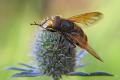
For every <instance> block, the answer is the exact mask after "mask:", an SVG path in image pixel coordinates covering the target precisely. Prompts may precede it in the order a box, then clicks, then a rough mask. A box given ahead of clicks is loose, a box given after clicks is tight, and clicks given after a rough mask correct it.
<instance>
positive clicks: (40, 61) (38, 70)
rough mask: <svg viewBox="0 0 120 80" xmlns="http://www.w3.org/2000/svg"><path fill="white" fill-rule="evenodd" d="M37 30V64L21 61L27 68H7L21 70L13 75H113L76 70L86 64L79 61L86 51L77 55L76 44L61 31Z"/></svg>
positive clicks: (57, 76)
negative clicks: (32, 64)
mask: <svg viewBox="0 0 120 80" xmlns="http://www.w3.org/2000/svg"><path fill="white" fill-rule="evenodd" d="M37 32H38V33H37V35H36V38H35V42H34V46H33V50H32V54H33V56H34V60H35V62H36V64H37V65H36V66H31V65H28V64H23V63H20V65H23V66H26V67H27V68H17V67H8V68H6V69H7V70H19V71H21V72H19V73H16V74H14V75H12V77H36V76H42V75H46V76H52V78H53V80H59V79H60V78H62V75H71V76H76V75H77V76H101V75H105V76H112V74H110V73H106V72H92V73H85V72H74V70H75V68H76V67H81V66H85V65H86V64H80V63H78V62H79V60H80V59H81V58H82V57H84V55H85V54H86V51H84V50H83V51H81V52H80V53H79V54H77V55H76V51H75V46H74V45H73V44H71V43H70V42H69V41H68V40H67V39H66V38H65V37H64V36H63V35H62V34H60V33H59V32H51V31H48V30H43V29H41V28H38V31H37ZM77 61H78V62H77ZM76 63H78V64H76Z"/></svg>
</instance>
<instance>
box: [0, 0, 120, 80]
mask: <svg viewBox="0 0 120 80" xmlns="http://www.w3.org/2000/svg"><path fill="white" fill-rule="evenodd" d="M91 11H99V12H102V13H103V14H104V18H103V19H102V20H101V21H100V22H98V23H97V24H95V25H93V26H91V27H89V28H83V29H84V31H85V32H86V34H87V35H88V38H89V43H90V44H91V46H92V47H93V48H94V49H95V50H96V51H97V52H98V53H99V55H100V56H101V57H102V58H103V59H104V63H101V62H99V61H98V60H96V59H95V58H93V57H92V56H91V55H87V56H86V57H85V59H86V61H88V62H91V65H89V66H86V67H83V68H80V69H77V71H84V72H93V71H107V72H111V73H113V74H114V75H115V76H114V77H104V76H102V77H79V76H75V77H71V76H69V77H68V76H67V77H66V76H64V77H63V80H69V79H71V80H119V79H120V0H0V80H45V79H46V80H50V79H49V78H48V77H45V76H43V77H34V78H30V77H29V78H15V79H14V78H9V76H10V75H12V74H13V73H15V72H16V71H5V70H3V68H5V67H6V66H10V65H15V66H17V63H19V62H24V63H27V62H29V61H30V60H31V58H30V57H29V56H28V55H29V53H30V45H31V43H32V40H33V38H34V37H33V33H34V32H35V27H36V26H31V25H30V23H33V22H34V21H36V22H39V21H40V20H42V19H43V18H44V17H46V16H51V15H61V16H63V17H66V18H67V17H70V16H73V15H77V14H80V13H85V12H91Z"/></svg>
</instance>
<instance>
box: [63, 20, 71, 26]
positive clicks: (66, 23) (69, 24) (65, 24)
mask: <svg viewBox="0 0 120 80" xmlns="http://www.w3.org/2000/svg"><path fill="white" fill-rule="evenodd" d="M61 26H62V27H70V26H72V25H71V23H70V22H69V21H65V20H63V21H62V22H61Z"/></svg>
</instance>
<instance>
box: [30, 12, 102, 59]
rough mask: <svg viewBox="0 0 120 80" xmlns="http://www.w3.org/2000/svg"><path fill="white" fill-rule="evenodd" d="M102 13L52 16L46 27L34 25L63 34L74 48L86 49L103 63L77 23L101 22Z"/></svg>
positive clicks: (46, 22)
mask: <svg viewBox="0 0 120 80" xmlns="http://www.w3.org/2000/svg"><path fill="white" fill-rule="evenodd" d="M101 16H102V13H100V12H90V13H84V14H80V15H76V16H72V17H70V18H61V17H60V16H52V17H50V18H47V19H46V21H44V23H42V24H44V25H42V24H36V23H34V24H32V25H39V26H41V27H43V28H44V29H47V30H50V31H58V32H60V33H62V34H63V35H64V36H65V37H66V39H68V40H69V41H70V42H71V43H72V44H73V45H74V46H75V45H77V46H79V47H80V48H82V49H85V50H86V51H87V52H89V53H90V54H91V55H93V56H94V57H95V58H97V59H98V60H100V61H102V59H101V58H100V57H99V56H98V54H97V53H96V52H95V51H94V50H93V49H92V48H91V47H90V45H89V44H88V40H87V36H86V34H85V33H84V31H83V30H82V28H81V27H80V26H78V25H77V24H76V23H81V24H82V25H87V26H89V24H93V23H95V22H96V21H98V20H100V19H101Z"/></svg>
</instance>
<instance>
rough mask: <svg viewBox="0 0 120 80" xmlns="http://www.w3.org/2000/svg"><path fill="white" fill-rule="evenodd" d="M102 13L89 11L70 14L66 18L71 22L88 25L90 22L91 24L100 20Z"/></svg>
mask: <svg viewBox="0 0 120 80" xmlns="http://www.w3.org/2000/svg"><path fill="white" fill-rule="evenodd" d="M102 16H103V14H102V13H100V12H90V13H84V14H80V15H76V16H72V17H70V18H68V20H70V21H72V22H77V23H81V24H82V25H85V26H89V25H90V24H93V23H95V22H97V21H98V20H100V19H101V18H102Z"/></svg>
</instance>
